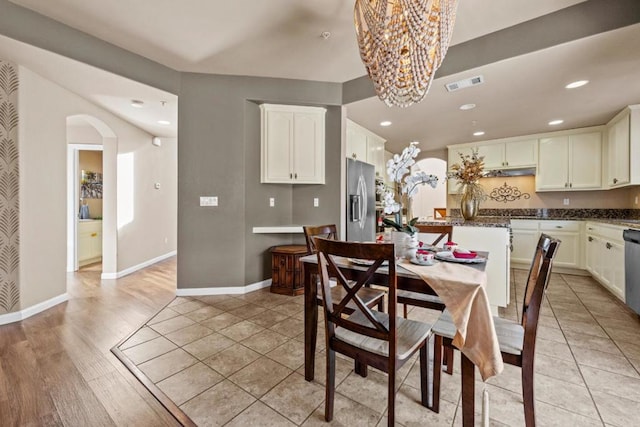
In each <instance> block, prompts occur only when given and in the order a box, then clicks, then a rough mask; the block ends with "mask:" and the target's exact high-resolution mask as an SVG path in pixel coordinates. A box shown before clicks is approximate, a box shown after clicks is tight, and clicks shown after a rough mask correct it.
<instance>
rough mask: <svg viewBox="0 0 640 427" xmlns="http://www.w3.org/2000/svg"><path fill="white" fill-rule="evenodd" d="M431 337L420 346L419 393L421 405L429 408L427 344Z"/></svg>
mask: <svg viewBox="0 0 640 427" xmlns="http://www.w3.org/2000/svg"><path fill="white" fill-rule="evenodd" d="M430 341H431V339H430V338H427V341H426V342H425V343H424V345H423V346H422V347H421V348H420V393H421V395H422V396H421V397H422V406H424V407H425V408H429V344H430Z"/></svg>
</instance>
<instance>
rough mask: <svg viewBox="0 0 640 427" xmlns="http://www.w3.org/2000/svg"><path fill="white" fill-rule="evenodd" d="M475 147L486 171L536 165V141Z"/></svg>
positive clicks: (516, 141)
mask: <svg viewBox="0 0 640 427" xmlns="http://www.w3.org/2000/svg"><path fill="white" fill-rule="evenodd" d="M477 147H478V154H480V155H481V156H484V166H485V169H487V170H495V169H514V168H523V167H535V166H536V163H537V154H538V140H537V139H526V140H521V141H518V140H513V141H508V142H499V143H493V144H479V145H477Z"/></svg>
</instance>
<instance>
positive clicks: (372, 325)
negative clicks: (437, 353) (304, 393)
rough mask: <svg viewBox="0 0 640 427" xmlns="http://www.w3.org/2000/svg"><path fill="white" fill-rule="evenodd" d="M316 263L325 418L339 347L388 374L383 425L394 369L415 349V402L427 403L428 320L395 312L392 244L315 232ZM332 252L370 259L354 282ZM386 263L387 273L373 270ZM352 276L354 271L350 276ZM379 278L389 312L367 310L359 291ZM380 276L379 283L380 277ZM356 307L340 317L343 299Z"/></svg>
mask: <svg viewBox="0 0 640 427" xmlns="http://www.w3.org/2000/svg"><path fill="white" fill-rule="evenodd" d="M316 247H317V250H318V252H317V256H318V268H319V274H320V282H321V285H322V293H323V296H324V298H323V301H324V304H323V307H324V314H325V315H324V319H325V327H326V334H325V335H326V356H327V372H326V374H327V377H326V386H325V387H326V399H325V415H324V416H325V420H326V421H331V420H332V419H333V402H334V394H335V373H336V370H335V368H336V366H335V362H336V356H335V353H336V352H338V353H341V354H344V355H345V356H348V357H351V358H353V359H354V360H355V361H356V363H358V362H359V363H361V364H364V365H370V366H373V367H375V368H377V369H379V370H381V371H383V372H386V373H387V374H388V376H389V377H388V405H389V408H388V419H387V420H388V425H389V426H393V425H394V421H395V396H396V387H395V386H396V372H397V370H398V369H400V368H401V367H402V365H404V363H405V362H407V361H408V360H410V359H411V356H412V355H414V354H415V353H416V352H417V351H420V382H421V390H422V395H421V403H422V405H423V406H426V407H429V406H428V383H429V381H428V377H429V375H428V354H427V353H428V351H427V345H426V343H427V340H428V338H429V336H430V333H431V325H429V324H427V323H423V322H418V321H414V320H407V319H403V318H401V317H397V316H396V305H397V304H396V286H397V282H396V263H395V251H394V247H393V244H390V243H388V244H376V243H355V242H341V241H335V240H327V239H322V238H316ZM335 257H347V258H356V259H362V260H369V261H371V262H373V264H372V265H371V266H370V267H368V268H366V269H365V268H363V270H362V273H361V274H358V275H357V277H356V278H355V282H351V281H349V280H347V278H345V276H344V275H343V273H342V271H340V269H339V267H338V266H337V265H336V263H335ZM383 263H386V264H387V265H388V274H384V273H381V274H377V271H378V269H379V268H380V267H381V266H382V265H383ZM331 273H335V277H336V280H337V283H338V286H340V287H342V288H344V290H345V293H346V296H345V297H344V298H343V299H342V300H340V301H334V300H333V299H332V292H331V288H330V284H329V281H330V275H331ZM351 278H352V279H353V278H354V277H351ZM374 278H375V283H378V284H384V285H385V286H387V287H388V288H389V313H388V314H387V313H382V312H379V311H373V310H371V309H370V308H369V307H367V306H366V305H365V304H364V302H363V301H362V300H361V299H360V297H359V292H360V291H361V290H362V288H363V286H364V285H365V284H367V283H372V281H373V280H374ZM382 282H384V283H382ZM350 303H352V304H354V305H355V306H356V307H357V308H356V310H355V311H354V312H353V313H352V314H351V315H349V316H348V317H344V316H343V314H344V313H345V311H344V310H345V308H346V307H347V305H348V304H350Z"/></svg>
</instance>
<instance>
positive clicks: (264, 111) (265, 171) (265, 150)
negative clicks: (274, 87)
mask: <svg viewBox="0 0 640 427" xmlns="http://www.w3.org/2000/svg"><path fill="white" fill-rule="evenodd" d="M260 110H261V117H262V132H261V150H260V155H261V179H260V182H263V183H276V184H278V183H279V184H324V152H325V140H324V126H325V125H324V120H325V112H326V109H324V108H320V107H302V106H295V105H274V104H262V105H261V106H260Z"/></svg>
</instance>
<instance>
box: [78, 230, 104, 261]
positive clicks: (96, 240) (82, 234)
mask: <svg viewBox="0 0 640 427" xmlns="http://www.w3.org/2000/svg"><path fill="white" fill-rule="evenodd" d="M101 259H102V221H101V220H91V221H80V222H78V266H79V267H82V266H83V265H87V264H91V263H94V262H97V261H100V260H101Z"/></svg>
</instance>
